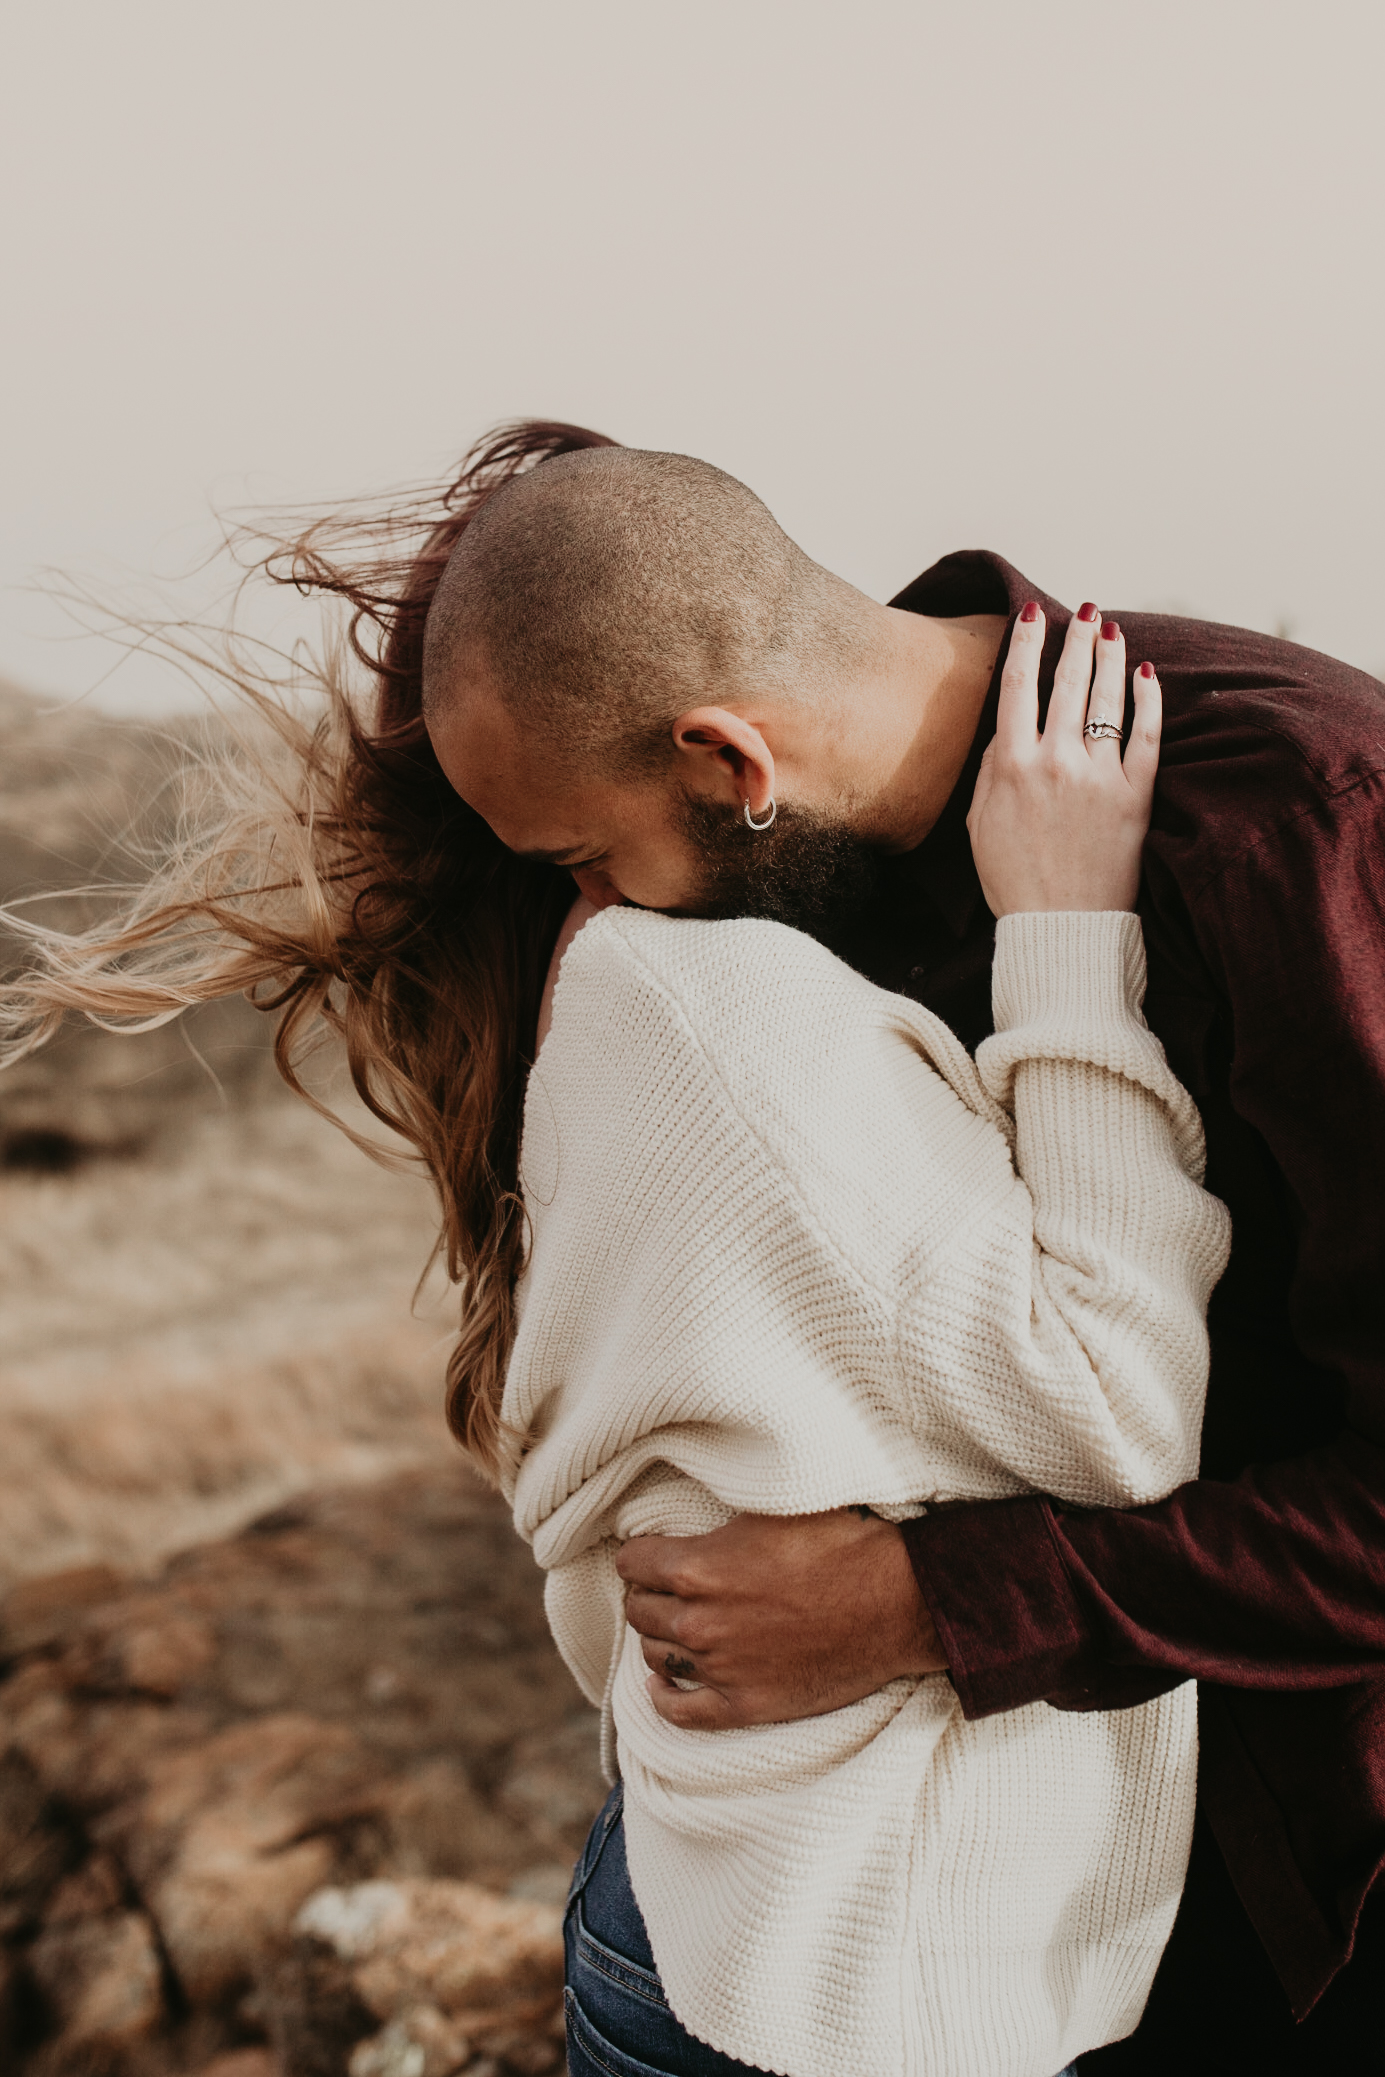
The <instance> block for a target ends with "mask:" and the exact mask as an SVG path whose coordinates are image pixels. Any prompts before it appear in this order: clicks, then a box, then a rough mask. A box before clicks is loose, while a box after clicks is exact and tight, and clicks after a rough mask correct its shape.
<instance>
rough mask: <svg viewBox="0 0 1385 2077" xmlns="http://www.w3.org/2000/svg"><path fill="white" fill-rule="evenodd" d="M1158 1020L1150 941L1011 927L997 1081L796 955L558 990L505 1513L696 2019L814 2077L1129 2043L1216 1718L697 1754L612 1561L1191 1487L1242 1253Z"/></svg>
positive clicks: (691, 936)
mask: <svg viewBox="0 0 1385 2077" xmlns="http://www.w3.org/2000/svg"><path fill="white" fill-rule="evenodd" d="M1143 990H1144V952H1143V942H1142V938H1141V933H1140V926H1139V923H1138V922H1137V920H1136V919H1135V918H1134V917H1133V916H1127V915H1117V914H1103V915H1073V914H1064V915H1029V916H1012V917H1008V918H1006V919H1005V920H1004V921H1003V922H1002V923H1001V924H1000V927H999V931H998V933H997V944H996V963H995V980H994V992H995V1022H996V1035H995V1036H994V1037H993V1038H990V1039H988V1040H987V1041H986V1043H985V1045H983V1046H982V1048H981V1049H980V1052H979V1054H978V1056H977V1059H976V1062H975V1064H973V1062H972V1061H971V1060H970V1059H969V1058H968V1056H967V1054H966V1052H965V1050H964V1049H963V1047H962V1046H961V1044H960V1043H959V1042H958V1040H957V1039H956V1038H955V1037H954V1036H953V1035H952V1033H951V1032H949V1031H948V1030H947V1028H946V1027H945V1026H944V1025H943V1024H941V1023H940V1022H939V1021H938V1019H937V1018H935V1017H933V1016H931V1015H930V1014H929V1013H928V1012H927V1011H925V1010H923V1009H920V1008H918V1007H917V1006H916V1005H915V1004H913V1003H910V1002H908V1001H906V1000H904V999H903V998H902V997H899V996H895V995H890V994H886V993H885V992H883V991H882V990H880V989H878V988H875V987H872V986H871V985H870V984H869V983H868V982H866V981H864V980H862V979H861V978H860V977H859V976H857V975H856V974H854V973H853V972H851V971H850V969H848V968H847V967H846V966H844V965H842V964H841V963H840V962H839V961H837V960H835V959H833V958H832V957H831V956H830V955H829V954H828V953H826V952H825V951H823V950H822V949H821V947H820V946H818V945H816V944H815V943H813V941H812V940H810V939H809V938H807V937H804V936H802V935H800V934H799V933H797V932H795V931H791V930H787V929H784V928H783V927H781V926H779V925H775V924H769V923H759V922H750V921H745V922H724V923H699V922H687V921H674V920H670V919H668V918H664V917H660V916H657V915H650V914H647V913H644V912H642V911H639V910H634V909H623V908H617V909H610V910H607V911H605V912H604V913H603V914H602V915H601V916H600V917H598V918H597V919H595V920H594V921H593V922H591V923H589V924H588V925H587V927H586V928H585V929H584V930H583V931H582V932H581V933H580V935H579V936H578V938H577V939H576V941H575V942H574V944H573V945H572V947H571V949H570V950H569V951H568V953H567V955H566V957H565V959H564V962H563V966H562V972H561V976H560V979H559V982H558V988H557V994H556V998H555V1004H554V1017H553V1025H552V1029H551V1031H550V1033H549V1035H548V1037H547V1039H546V1040H545V1042H544V1045H543V1049H542V1053H541V1055H540V1058H539V1061H538V1064H537V1066H536V1067H535V1069H534V1072H533V1075H532V1077H531V1080H530V1085H529V1092H528V1099H527V1103H526V1107H525V1118H524V1138H523V1151H522V1163H521V1167H522V1178H523V1188H524V1196H525V1202H526V1205H527V1208H528V1212H529V1216H530V1219H531V1221H532V1227H533V1246H532V1255H531V1260H530V1266H529V1268H528V1270H527V1273H526V1275H525V1277H524V1279H523V1281H522V1284H521V1293H520V1303H521V1317H520V1326H519V1333H518V1337H517V1340H516V1345H515V1350H514V1356H513V1360H512V1363H511V1366H510V1372H509V1379H508V1385H507V1390H506V1395H505V1407H504V1415H505V1419H506V1421H507V1423H509V1424H510V1426H511V1428H512V1430H513V1431H515V1433H516V1435H517V1437H518V1438H519V1441H518V1442H517V1444H516V1452H515V1460H514V1464H513V1466H512V1469H511V1473H510V1476H509V1491H510V1494H511V1497H512V1500H513V1504H514V1510H515V1520H516V1523H517V1525H518V1527H519V1529H520V1531H521V1533H522V1534H524V1535H525V1536H527V1537H528V1538H530V1539H531V1540H532V1542H533V1546H534V1550H535V1554H536V1556H537V1557H538V1560H539V1562H540V1564H542V1565H543V1566H544V1567H545V1568H546V1569H547V1571H548V1608H549V1615H550V1620H551V1622H552V1625H553V1630H554V1634H555V1636H556V1638H557V1641H558V1644H559V1647H560V1649H561V1650H562V1652H563V1655H564V1657H565V1658H566V1660H567V1662H568V1664H569V1665H570V1666H571V1668H572V1670H573V1673H574V1674H575V1675H576V1677H577V1679H578V1681H579V1682H580V1683H581V1685H582V1687H583V1689H584V1691H585V1692H586V1693H587V1695H588V1696H589V1697H590V1698H591V1699H592V1701H593V1702H597V1703H600V1704H602V1705H603V1708H604V1710H605V1714H606V1721H607V1723H608V1726H609V1725H611V1724H612V1723H613V1725H614V1735H615V1741H616V1749H617V1751H618V1756H619V1767H620V1772H621V1774H622V1776H623V1778H624V1781H625V1787H626V1839H627V1847H628V1852H629V1860H630V1870H631V1879H632V1882H633V1885H634V1889H635V1894H636V1896H637V1898H638V1900H639V1903H640V1907H641V1909H642V1911H643V1914H644V1918H645V1921H646V1924H647V1926H648V1929H649V1935H650V1940H651V1943H652V1945H653V1949H654V1954H655V1958H656V1960H657V1962H658V1965H659V1970H660V1974H661V1976H662V1978H663V1982H664V1986H665V1989H666V1991H667V1994H668V1998H669V2002H670V2004H671V2005H672V2008H673V2010H674V2012H675V2013H676V2015H677V2016H678V2018H679V2019H680V2020H681V2021H682V2023H683V2024H684V2026H686V2027H687V2028H688V2029H689V2030H690V2031H691V2032H692V2033H693V2034H695V2035H696V2036H697V2037H698V2038H699V2039H701V2040H704V2041H707V2042H709V2043H710V2044H711V2045H712V2046H713V2047H715V2048H718V2049H720V2050H722V2051H723V2052H724V2053H726V2054H728V2055H731V2056H734V2057H737V2058H739V2059H740V2060H741V2061H743V2062H746V2063H750V2064H754V2065H758V2066H759V2067H761V2068H762V2069H765V2070H770V2071H776V2072H781V2073H785V2077H896V2073H908V2077H914V2073H918V2077H923V2073H927V2077H964V2073H965V2077H1053V2073H1054V2072H1055V2071H1057V2070H1058V2069H1060V2068H1061V2067H1062V2065H1063V2064H1065V2063H1066V2062H1067V2061H1068V2060H1069V2059H1070V2058H1071V2057H1073V2056H1074V2055H1077V2054H1080V2053H1081V2052H1082V2051H1083V2050H1085V2049H1088V2048H1091V2047H1094V2046H1097V2045H1098V2044H1100V2043H1102V2042H1104V2041H1109V2040H1113V2039H1116V2038H1119V2037H1120V2036H1121V2035H1122V2034H1124V2033H1127V2032H1129V2031H1130V2029H1131V2028H1132V2027H1133V2026H1134V2024H1135V2022H1136V2020H1137V2019H1138V2017H1139V2014H1140V2011H1141V2009H1142V2007H1143V2003H1144V2000H1145V1997H1146V1994H1147V1992H1148V1988H1149V1983H1150V1980H1151V1978H1152V1976H1153V1973H1154V1969H1155V1966H1156V1963H1157V1961H1158V1958H1159V1954H1160V1950H1161V1949H1162V1947H1163V1944H1164V1942H1165V1940H1166V1939H1167V1937H1168V1933H1169V1929H1170V1926H1171V1924H1172V1921H1173V1916H1174V1912H1175V1909H1176V1906H1177V1902H1178V1896H1179V1892H1180V1889H1181V1887H1182V1882H1183V1875H1184V1869H1185V1864H1186V1859H1187V1851H1188V1843H1189V1835H1190V1828H1191V1823H1192V1809H1193V1791H1194V1773H1195V1764H1196V1729H1195V1717H1194V1702H1193V1691H1192V1688H1191V1686H1186V1687H1183V1688H1180V1689H1178V1690H1176V1691H1175V1692H1173V1693H1172V1694H1168V1695H1165V1696H1163V1697H1161V1698H1160V1699H1159V1700H1157V1701H1154V1702H1151V1703H1149V1704H1147V1705H1144V1706H1142V1707H1140V1708H1137V1709H1129V1710H1124V1711H1120V1712H1116V1713H1112V1714H1093V1715H1071V1714H1065V1713H1062V1712H1059V1711H1057V1710H1052V1709H1049V1708H1047V1707H1045V1706H1043V1705H1035V1706H1034V1707H1031V1708H1027V1709H1020V1710H1016V1711H1014V1712H1013V1713H1011V1714H1009V1715H1005V1716H997V1717H991V1718H987V1719H985V1720H983V1721H980V1722H973V1723H968V1722H966V1721H964V1719H963V1717H962V1714H961V1710H960V1707H959V1705H958V1702H957V1699H956V1696H955V1694H954V1692H953V1689H952V1687H951V1684H950V1683H949V1681H948V1680H947V1678H946V1677H945V1676H942V1675H938V1676H934V1677H932V1678H929V1679H922V1680H898V1681H895V1682H892V1683H891V1685H890V1686H888V1687H886V1688H884V1689H882V1690H881V1691H880V1692H879V1693H878V1694H875V1695H872V1696H870V1697H868V1698H867V1699H866V1700H865V1701H862V1702H858V1703H855V1704H853V1705H852V1706H850V1707H849V1708H846V1709H839V1710H835V1711H833V1712H831V1713H830V1714H828V1715H826V1716H820V1717H815V1718H811V1719H809V1720H807V1721H806V1722H802V1723H793V1724H767V1725H760V1726H755V1727H753V1728H749V1729H744V1730H734V1731H722V1732H696V1731H678V1730H675V1729H672V1728H671V1727H670V1726H668V1725H667V1724H665V1723H664V1722H663V1721H662V1720H661V1719H660V1718H659V1717H658V1716H657V1715H656V1714H655V1712H654V1710H653V1707H652V1705H651V1703H650V1701H649V1698H648V1695H647V1693H646V1689H645V1668H644V1664H643V1661H642V1659H641V1657H640V1653H639V1649H638V1639H637V1638H636V1637H635V1635H634V1633H633V1632H632V1631H629V1630H628V1629H627V1628H626V1626H625V1623H624V1612H623V1600H622V1589H621V1585H620V1581H619V1579H618V1577H617V1575H616V1573H615V1569H614V1562H613V1561H614V1555H615V1552H616V1550H617V1547H618V1544H619V1542H620V1541H621V1540H622V1539H624V1538H626V1537H629V1536H633V1535H639V1534H641V1533H647V1532H650V1531H667V1532H671V1533H675V1534H687V1533H692V1532H696V1531H699V1530H702V1529H706V1528H710V1527H713V1526H715V1525H717V1524H719V1523H721V1522H724V1521H725V1520H727V1519H728V1518H729V1517H730V1516H731V1515H732V1514H733V1513H735V1512H737V1511H739V1510H745V1509H752V1510H755V1511H757V1512H760V1513H767V1514H789V1513H793V1514H798V1513H810V1512H813V1511H816V1510H818V1509H825V1508H833V1507H838V1506H841V1505H843V1504H846V1503H849V1502H861V1501H864V1502H868V1503H871V1504H873V1505H875V1506H876V1507H877V1508H880V1509H881V1510H882V1511H885V1512H891V1513H894V1514H895V1515H896V1516H898V1515H902V1514H907V1513H909V1512H911V1511H916V1505H917V1503H929V1502H933V1501H943V1500H948V1499H986V1498H990V1497H992V1496H998V1495H1002V1494H1012V1493H1017V1492H1022V1491H1025V1490H1030V1489H1037V1490H1039V1491H1042V1492H1046V1493H1052V1494H1055V1495H1057V1496H1058V1497H1059V1498H1061V1499H1064V1500H1067V1501H1071V1502H1074V1503H1076V1504H1078V1505H1082V1506H1088V1507H1100V1506H1120V1505H1128V1504H1130V1503H1132V1502H1139V1501H1144V1500H1151V1499H1155V1498H1157V1497H1158V1496H1160V1495H1162V1494H1164V1493H1166V1492H1168V1491H1169V1489H1170V1488H1171V1487H1173V1486H1175V1485H1177V1484H1178V1483H1179V1482H1180V1480H1183V1479H1186V1478H1189V1477H1191V1476H1192V1475H1193V1474H1194V1472H1195V1471H1196V1468H1197V1455H1198V1434H1199V1427H1200V1423H1201V1416H1202V1399H1203V1390H1204V1385H1205V1379H1206V1362H1207V1351H1206V1336H1205V1327H1204V1313H1205V1309H1206V1304H1207V1299H1208V1296H1209V1293H1210V1291H1211V1289H1212V1286H1213V1284H1214V1283H1215V1281H1216V1279H1217V1277H1218V1275H1219V1274H1220V1272H1221V1269H1222V1267H1223V1264H1224V1261H1225V1256H1226V1249H1227V1222H1226V1218H1225V1214H1224V1212H1223V1210H1222V1208H1221V1206H1220V1205H1219V1204H1217V1203H1216V1201H1215V1200H1214V1199H1212V1198H1210V1197H1208V1196H1207V1195H1205V1193H1204V1192H1203V1191H1202V1190H1201V1189H1200V1188H1199V1187H1198V1182H1197V1179H1198V1178H1199V1177H1200V1174H1201V1165H1202V1134H1201V1128H1200V1124H1199V1120H1198V1117H1197V1113H1196V1111H1195V1109H1194V1107H1193V1104H1192V1102H1191V1100H1190V1098H1189V1097H1188V1096H1187V1094H1186V1092H1185V1091H1184V1090H1183V1089H1182V1088H1181V1086H1180V1085H1179V1084H1178V1082H1177V1081H1176V1080H1175V1079H1174V1077H1173V1076H1172V1074H1171V1073H1170V1072H1169V1069H1168V1067H1167V1065H1166V1064H1165V1061H1164V1056H1163V1053H1162V1050H1161V1048H1160V1046H1159V1044H1158V1042H1157V1041H1156V1040H1155V1039H1154V1038H1153V1037H1152V1036H1151V1034H1150V1032H1149V1030H1148V1029H1147V1027H1146V1026H1145V1024H1144V1021H1143V1019H1142V1017H1141V1015H1140V1011H1139V1005H1140V1002H1141V1000H1142V997H1143Z"/></svg>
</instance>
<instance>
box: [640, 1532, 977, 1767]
mask: <svg viewBox="0 0 1385 2077" xmlns="http://www.w3.org/2000/svg"><path fill="white" fill-rule="evenodd" d="M616 1563H617V1568H618V1570H619V1572H620V1576H621V1578H622V1579H623V1580H625V1581H626V1582H627V1584H628V1587H629V1594H628V1596H627V1599H626V1616H627V1618H628V1620H629V1622H630V1624H631V1626H632V1627H633V1628H634V1629H636V1630H638V1632H639V1633H640V1636H641V1637H642V1638H643V1640H644V1642H643V1645H642V1647H641V1648H642V1650H643V1652H644V1659H645V1664H646V1665H647V1666H648V1667H649V1668H650V1678H649V1692H650V1695H651V1697H652V1698H653V1702H654V1707H655V1708H656V1709H657V1710H658V1712H659V1714H660V1716H661V1717H663V1718H664V1719H665V1721H666V1722H668V1723H671V1724H678V1725H680V1726H681V1727H682V1728H683V1729H685V1730H694V1731H722V1730H728V1729H730V1728H731V1727H732V1726H733V1725H736V1724H766V1723H783V1722H786V1721H789V1720H791V1719H793V1718H795V1717H803V1716H820V1715H821V1714H822V1713H823V1711H824V1710H828V1709H840V1708H842V1707H844V1705H845V1704H846V1703H848V1702H856V1701H859V1700H860V1698H861V1696H863V1695H871V1694H874V1692H875V1690H876V1689H877V1688H882V1687H884V1685H885V1683H886V1682H887V1681H890V1680H896V1679H898V1678H899V1676H900V1675H901V1674H917V1673H942V1672H945V1671H946V1668H947V1661H946V1660H945V1659H944V1657H943V1655H942V1652H941V1651H940V1650H939V1648H938V1640H937V1635H936V1633H935V1631H934V1629H933V1624H932V1620H931V1618H930V1617H929V1614H928V1610H927V1608H926V1606H925V1604H924V1601H923V1598H922V1596H921V1595H920V1593H919V1590H918V1583H917V1581H916V1580H915V1578H914V1574H913V1569H912V1567H911V1566H910V1563H909V1554H908V1552H907V1551H906V1550H905V1548H904V1538H903V1537H902V1536H901V1535H900V1533H899V1530H898V1529H897V1528H896V1527H895V1525H894V1523H893V1522H885V1521H881V1520H879V1519H877V1517H875V1516H873V1515H869V1516H866V1517H865V1518H864V1519H863V1518H862V1517H861V1516H860V1515H858V1514H856V1513H855V1512H854V1510H852V1509H849V1508H840V1509H838V1510H837V1511H836V1512H835V1513H833V1514H814V1515H787V1516H771V1515H753V1514H743V1515H737V1516H736V1518H735V1520H734V1521H731V1522H728V1523H727V1524H726V1526H725V1528H724V1529H714V1530H712V1531H711V1533H710V1534H709V1535H706V1536H639V1537H635V1538H633V1539H632V1540H631V1541H630V1542H629V1543H627V1544H626V1545H625V1546H624V1547H623V1549H622V1550H621V1553H620V1556H619V1558H618V1559H617V1561H616ZM675 1679H678V1680H696V1681H700V1682H701V1683H702V1685H701V1686H700V1687H699V1688H698V1689H697V1690H696V1691H693V1690H689V1689H684V1688H679V1687H676V1686H675V1685H674V1682H675Z"/></svg>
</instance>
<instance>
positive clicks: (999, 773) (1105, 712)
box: [967, 603, 1161, 916]
mask: <svg viewBox="0 0 1385 2077" xmlns="http://www.w3.org/2000/svg"><path fill="white" fill-rule="evenodd" d="M1098 625H1099V616H1098V614H1097V610H1096V607H1095V606H1090V607H1089V606H1084V607H1083V608H1082V611H1081V613H1079V614H1078V615H1077V616H1076V617H1075V618H1074V619H1073V621H1072V623H1071V624H1070V626H1069V628H1068V633H1067V640H1066V641H1065V642H1064V644H1063V655H1062V660H1061V661H1060V663H1059V665H1058V670H1057V673H1056V675H1055V677H1054V681H1053V697H1052V698H1051V700H1050V701H1049V705H1048V718H1047V724H1046V726H1045V728H1044V731H1043V734H1042V735H1041V734H1040V733H1039V657H1040V654H1041V652H1042V650H1043V645H1044V616H1043V613H1042V612H1041V611H1040V609H1039V607H1038V606H1037V605H1034V604H1033V603H1031V604H1029V605H1027V606H1026V607H1025V608H1024V611H1023V612H1022V613H1021V614H1020V617H1019V619H1018V620H1017V621H1016V623H1015V628H1014V632H1013V634H1012V635H1011V637H1010V653H1009V655H1008V656H1007V658H1006V660H1005V670H1004V672H1003V674H1002V677H1001V681H1000V709H999V712H998V714H997V716H996V731H995V739H994V741H993V742H992V743H991V744H990V745H989V747H988V748H987V751H986V754H985V756H984V757H983V758H982V760H981V770H980V772H979V774H978V776H977V781H976V792H975V794H974V796H973V798H972V804H971V812H970V814H969V815H968V816H967V828H968V830H969V832H970V834H971V848H972V852H973V854H974V856H975V859H976V870H977V872H978V874H979V875H980V879H981V886H982V890H983V892H984V894H985V896H986V900H987V902H988V903H989V904H990V907H991V910H992V912H993V913H994V914H995V915H997V916H1010V915H1014V914H1015V913H1017V912H1018V911H1021V910H1035V909H1133V908H1134V906H1135V896H1136V892H1137V890H1138V888H1139V884H1140V850H1141V846H1142V845H1143V843H1144V838H1145V832H1146V830H1147V829H1148V828H1149V815H1150V805H1151V803H1152V801H1153V798H1154V774H1155V772H1156V771H1157V770H1158V766H1159V727H1160V720H1161V706H1160V698H1159V680H1158V679H1157V678H1156V677H1155V675H1154V666H1153V664H1147V663H1146V664H1141V665H1140V668H1139V670H1138V671H1137V672H1136V673H1135V678H1134V689H1135V720H1134V726H1133V727H1132V729H1131V732H1130V741H1129V744H1128V746H1127V748H1126V752H1125V758H1124V761H1123V762H1122V759H1121V746H1120V737H1119V735H1118V734H1116V735H1108V736H1096V737H1093V736H1089V735H1085V734H1084V733H1083V731H1084V727H1085V725H1086V724H1087V723H1088V722H1089V721H1092V722H1096V721H1107V722H1110V723H1112V724H1114V726H1115V727H1116V729H1119V727H1120V723H1121V717H1122V715H1123V713H1124V709H1125V638H1124V636H1123V635H1122V634H1121V631H1120V628H1119V627H1118V626H1117V624H1116V622H1115V621H1114V620H1108V621H1106V622H1105V623H1102V624H1100V633H1098ZM1093 652H1095V658H1094V657H1093ZM1094 662H1095V670H1094V669H1093V664H1094Z"/></svg>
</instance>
